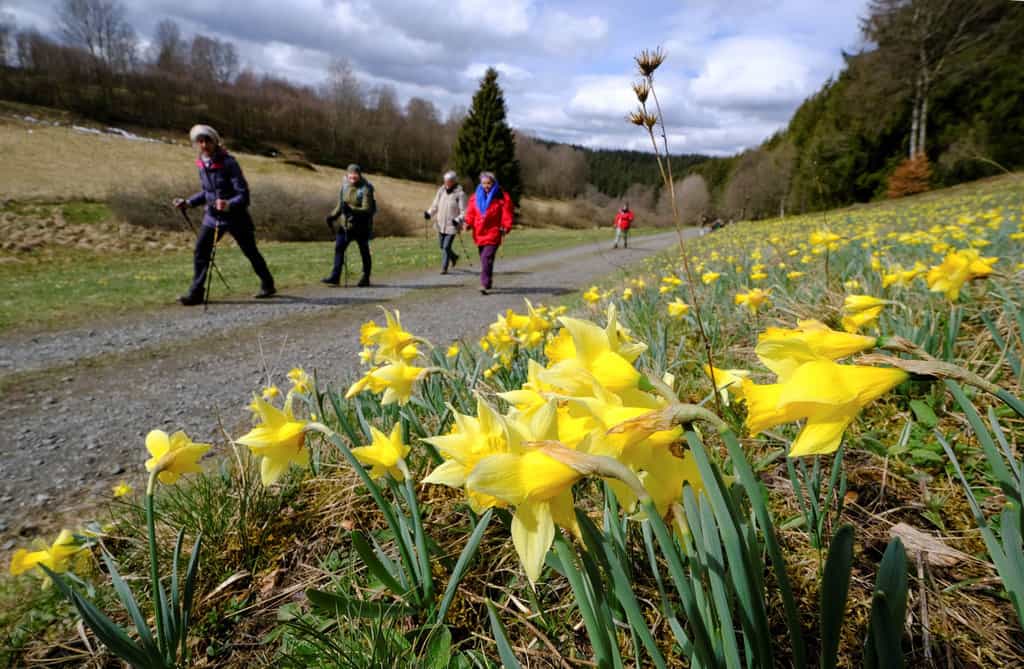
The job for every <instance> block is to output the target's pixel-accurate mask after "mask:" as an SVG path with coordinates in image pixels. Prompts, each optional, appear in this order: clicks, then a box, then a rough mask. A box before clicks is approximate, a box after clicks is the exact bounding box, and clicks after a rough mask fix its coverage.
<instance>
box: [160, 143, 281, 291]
mask: <svg viewBox="0 0 1024 669" xmlns="http://www.w3.org/2000/svg"><path fill="white" fill-rule="evenodd" d="M189 139H191V140H192V144H193V145H194V146H196V147H197V148H198V149H199V157H198V158H197V159H196V166H197V167H198V168H199V184H200V186H202V190H201V191H199V192H198V193H196V194H195V195H193V196H192V197H190V198H188V199H181V198H178V199H176V200H175V201H174V206H175V207H178V208H179V209H185V208H186V207H198V206H199V205H201V204H205V205H206V211H205V213H204V214H203V224H202V225H201V226H200V227H199V235H198V237H197V239H196V250H195V255H194V257H193V264H194V273H193V275H192V286H191V287H190V288H189V291H188V292H187V293H185V294H184V295H182V296H181V297H179V298H178V301H179V302H181V303H182V304H184V305H185V306H191V305H194V304H202V302H203V286H204V285H205V282H206V274H207V272H209V271H210V254H211V252H212V251H213V245H214V238H215V237H216V239H217V240H220V238H221V237H223V236H224V233H225V232H229V233H231V236H232V237H234V238H235V241H236V242H237V243H238V248H240V249H241V250H242V253H244V254H245V257H246V258H248V259H249V262H250V263H252V268H253V270H254V271H255V272H256V275H257V276H258V277H259V278H260V292H258V293H257V294H256V297H258V298H264V297H270V296H271V295H273V294H274V293H276V292H277V291H276V290H275V289H274V277H273V276H271V274H270V269H268V268H267V261H266V260H264V259H263V256H262V255H261V254H260V252H259V249H257V248H256V228H255V226H254V225H253V222H252V217H251V216H250V215H249V184H247V183H246V181H245V176H244V175H243V174H242V168H241V167H240V166H239V165H238V161H237V160H235V159H234V157H233V156H231V155H229V154H228V152H227V151H225V150H224V147H223V146H221V142H220V135H218V134H217V131H216V130H214V129H213V128H211V127H210V126H208V125H196V126H192V130H191V131H189Z"/></svg>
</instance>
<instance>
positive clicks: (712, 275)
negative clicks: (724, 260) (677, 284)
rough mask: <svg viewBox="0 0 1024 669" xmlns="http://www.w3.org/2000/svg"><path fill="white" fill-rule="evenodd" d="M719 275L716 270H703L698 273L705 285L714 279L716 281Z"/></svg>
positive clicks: (711, 282) (708, 284)
mask: <svg viewBox="0 0 1024 669" xmlns="http://www.w3.org/2000/svg"><path fill="white" fill-rule="evenodd" d="M721 276H722V275H721V274H719V273H718V272H704V273H703V274H701V275H700V280H701V281H703V282H704V285H705V286H710V285H711V284H713V283H714V282H715V281H718V279H719V277H721Z"/></svg>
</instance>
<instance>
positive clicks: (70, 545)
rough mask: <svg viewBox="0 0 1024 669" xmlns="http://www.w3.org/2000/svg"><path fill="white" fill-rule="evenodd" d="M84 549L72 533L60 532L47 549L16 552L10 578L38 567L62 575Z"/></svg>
mask: <svg viewBox="0 0 1024 669" xmlns="http://www.w3.org/2000/svg"><path fill="white" fill-rule="evenodd" d="M86 548H87V545H86V544H85V543H84V542H83V541H81V540H80V539H79V538H78V537H76V536H75V535H74V534H73V533H71V532H70V531H68V530H61V531H60V534H58V535H57V538H56V539H55V540H54V542H53V544H51V545H50V546H49V547H48V548H43V549H40V550H37V551H27V550H25V549H24V548H19V549H18V550H16V551H15V552H14V555H12V556H11V566H10V572H11V576H19V575H21V574H24V573H25V572H27V571H29V570H31V569H35V568H37V567H38V566H39V565H43V566H44V567H46V568H47V569H49V570H50V571H52V572H54V573H56V574H63V573H64V572H66V571H68V569H69V568H70V567H71V560H72V558H74V557H75V555H77V554H78V553H80V552H81V551H83V550H85V549H86ZM40 571H42V570H40Z"/></svg>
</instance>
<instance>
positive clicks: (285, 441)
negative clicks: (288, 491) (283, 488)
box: [235, 397, 309, 486]
mask: <svg viewBox="0 0 1024 669" xmlns="http://www.w3.org/2000/svg"><path fill="white" fill-rule="evenodd" d="M249 408H250V409H251V410H252V412H253V414H255V416H256V418H258V419H259V421H260V422H259V424H258V425H256V427H254V428H253V429H251V430H250V431H249V432H247V433H246V434H244V435H242V436H241V437H239V438H238V439H236V440H235V441H236V442H238V443H239V444H244V445H245V446H248V447H249V450H250V451H251V452H252V454H253V455H256V456H259V457H260V480H261V481H262V482H263V485H265V486H269V485H273V484H274V483H276V482H277V480H278V479H280V478H281V476H282V475H283V474H284V473H285V472H287V471H288V468H289V467H290V466H291V465H293V464H296V465H299V466H300V467H305V466H307V465H308V464H309V450H308V449H307V448H306V426H307V424H308V422H307V421H305V420H301V419H298V418H296V417H295V414H294V413H293V411H292V404H291V402H290V401H286V402H285V405H284V410H283V411H282V410H281V409H278V408H277V407H275V406H274V405H272V404H270V403H269V402H267V401H265V400H263V399H261V398H259V397H254V398H253V401H252V403H251V404H250V405H249Z"/></svg>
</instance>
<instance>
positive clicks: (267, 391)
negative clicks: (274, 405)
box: [262, 386, 281, 400]
mask: <svg viewBox="0 0 1024 669" xmlns="http://www.w3.org/2000/svg"><path fill="white" fill-rule="evenodd" d="M280 394H281V390H280V389H279V388H278V387H277V386H267V387H265V388H264V389H263V393H262V395H263V399H265V400H272V399H274V398H275V397H277V396H278V395H280Z"/></svg>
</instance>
